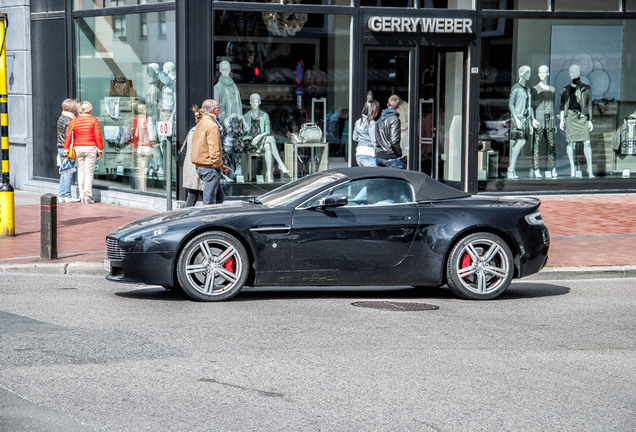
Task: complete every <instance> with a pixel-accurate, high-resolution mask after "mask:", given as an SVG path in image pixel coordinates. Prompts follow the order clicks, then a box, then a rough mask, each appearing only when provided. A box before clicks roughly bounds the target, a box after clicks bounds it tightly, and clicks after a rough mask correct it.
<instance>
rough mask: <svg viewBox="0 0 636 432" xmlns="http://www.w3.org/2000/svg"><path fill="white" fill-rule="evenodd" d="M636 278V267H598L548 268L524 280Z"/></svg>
mask: <svg viewBox="0 0 636 432" xmlns="http://www.w3.org/2000/svg"><path fill="white" fill-rule="evenodd" d="M634 277H636V265H631V266H598V267H547V268H544V269H543V270H541V271H540V272H539V273H536V274H533V275H530V276H526V277H524V278H523V280H530V281H531V280H537V281H558V280H577V279H625V278H634Z"/></svg>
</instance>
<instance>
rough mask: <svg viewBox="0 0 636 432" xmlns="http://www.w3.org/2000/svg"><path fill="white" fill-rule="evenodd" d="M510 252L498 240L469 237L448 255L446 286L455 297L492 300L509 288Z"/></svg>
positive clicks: (488, 236) (486, 236)
mask: <svg viewBox="0 0 636 432" xmlns="http://www.w3.org/2000/svg"><path fill="white" fill-rule="evenodd" d="M513 273H514V267H513V262H512V251H511V250H510V247H509V246H508V244H506V242H505V241H504V240H503V239H502V238H501V237H499V236H496V235H494V234H491V233H476V234H471V235H468V236H466V237H464V238H463V239H461V240H460V241H459V242H458V243H457V244H456V245H455V247H453V250H452V251H451V253H450V256H449V258H448V264H447V267H446V278H447V282H448V286H449V288H450V289H451V291H453V292H454V293H455V294H456V295H458V296H460V297H463V298H467V299H473V300H487V299H493V298H495V297H497V296H499V295H501V294H502V293H503V292H504V291H505V290H506V289H507V288H508V286H509V285H510V281H511V280H512V275H513Z"/></svg>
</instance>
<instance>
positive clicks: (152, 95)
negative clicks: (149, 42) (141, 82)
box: [146, 63, 163, 120]
mask: <svg viewBox="0 0 636 432" xmlns="http://www.w3.org/2000/svg"><path fill="white" fill-rule="evenodd" d="M146 74H148V86H147V87H146V107H147V113H148V117H150V118H154V119H155V120H156V119H157V117H158V114H159V100H160V99H161V91H162V88H163V83H162V82H161V81H159V65H158V64H157V63H149V64H148V68H147V69H146Z"/></svg>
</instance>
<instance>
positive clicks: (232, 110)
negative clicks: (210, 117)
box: [214, 60, 243, 121]
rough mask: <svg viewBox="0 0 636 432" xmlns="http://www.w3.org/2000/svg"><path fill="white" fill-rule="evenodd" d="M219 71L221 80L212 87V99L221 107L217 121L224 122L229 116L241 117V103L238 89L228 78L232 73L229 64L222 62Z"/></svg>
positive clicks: (225, 61)
mask: <svg viewBox="0 0 636 432" xmlns="http://www.w3.org/2000/svg"><path fill="white" fill-rule="evenodd" d="M219 71H221V78H219V81H218V82H217V83H216V85H215V86H214V99H216V101H217V102H218V103H219V105H220V107H221V110H220V111H219V120H220V121H224V120H225V118H226V117H227V116H229V115H230V114H239V115H243V103H242V102H241V94H240V93H239V89H238V87H237V86H236V84H235V83H234V80H233V79H232V78H231V77H230V72H231V71H232V66H231V65H230V62H229V61H227V60H223V61H222V62H221V63H219Z"/></svg>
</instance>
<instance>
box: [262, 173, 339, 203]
mask: <svg viewBox="0 0 636 432" xmlns="http://www.w3.org/2000/svg"><path fill="white" fill-rule="evenodd" d="M346 178H347V177H346V176H344V175H342V174H338V173H328V174H327V173H316V174H313V175H310V176H307V177H303V178H302V179H300V180H297V181H295V182H291V183H287V184H286V185H283V186H281V187H279V188H276V189H274V190H273V191H270V192H267V193H266V194H264V195H261V196H259V197H258V198H256V201H257V202H260V203H262V204H264V205H267V206H271V207H279V206H285V205H288V204H291V203H293V202H294V201H296V200H298V199H299V198H301V197H303V196H305V195H307V194H308V193H310V192H312V191H318V190H320V189H322V188H323V187H325V186H327V185H330V184H332V183H333V182H335V181H337V180H344V179H346Z"/></svg>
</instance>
